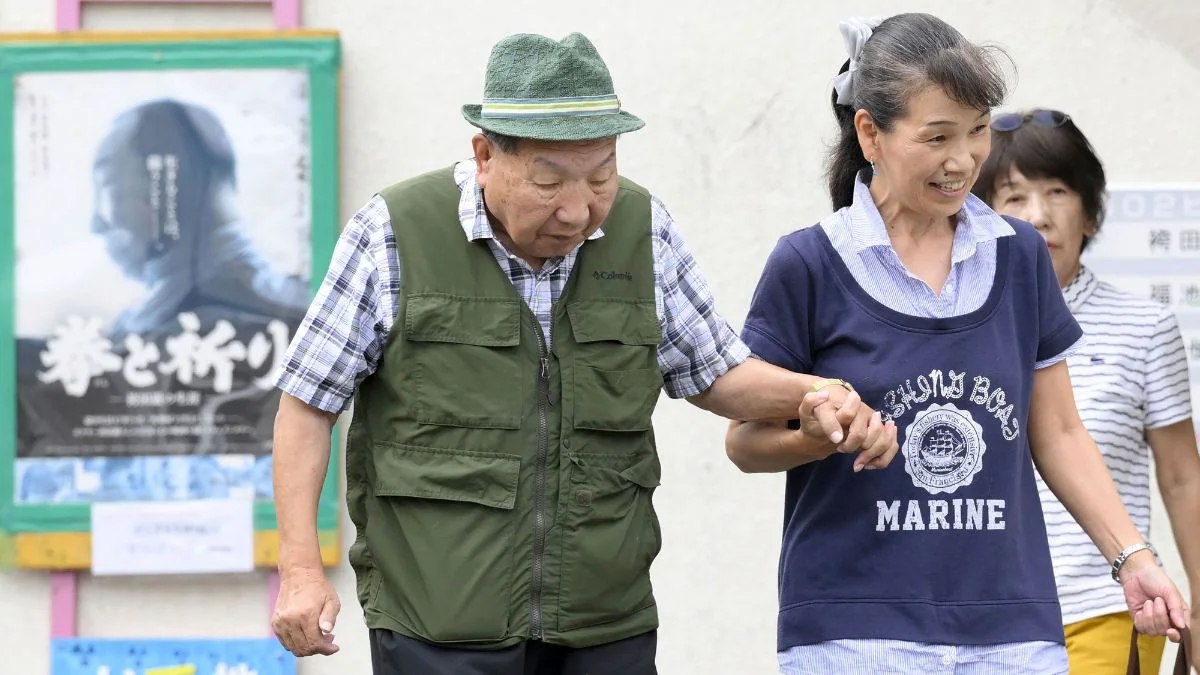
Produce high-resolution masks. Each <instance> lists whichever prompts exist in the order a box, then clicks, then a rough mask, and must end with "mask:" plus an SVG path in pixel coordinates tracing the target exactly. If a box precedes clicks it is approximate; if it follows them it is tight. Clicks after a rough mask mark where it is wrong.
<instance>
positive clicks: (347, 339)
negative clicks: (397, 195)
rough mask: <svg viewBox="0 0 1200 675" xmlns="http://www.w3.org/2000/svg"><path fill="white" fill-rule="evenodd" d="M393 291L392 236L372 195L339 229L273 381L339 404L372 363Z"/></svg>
mask: <svg viewBox="0 0 1200 675" xmlns="http://www.w3.org/2000/svg"><path fill="white" fill-rule="evenodd" d="M399 291H400V260H399V256H398V254H397V252H396V241H395V235H394V234H393V233H392V228H391V220H390V217H389V215H388V210H387V205H386V204H385V203H384V201H383V199H382V198H381V197H379V196H378V195H377V196H375V197H374V198H373V199H371V201H370V202H368V203H367V205H366V206H364V207H363V208H362V209H361V210H359V212H358V213H356V214H354V217H352V218H351V219H350V222H349V223H347V225H346V227H345V229H343V230H342V233H341V236H339V238H338V242H337V245H336V246H335V247H334V251H333V259H332V261H331V262H330V264H329V271H328V272H327V273H326V274H325V280H324V281H323V282H322V283H321V288H320V289H319V290H318V291H317V296H316V298H315V299H314V300H313V303H312V305H310V306H309V308H308V314H307V315H305V317H304V320H303V321H302V322H301V323H300V328H299V329H298V330H297V331H296V335H295V336H294V337H293V338H292V343H291V346H290V347H288V354H287V358H286V359H285V361H284V366H283V372H282V373H281V374H280V376H279V379H278V381H277V382H276V386H277V387H279V388H280V389H281V390H283V391H284V392H285V393H287V394H290V395H292V396H295V397H296V398H298V399H300V400H301V401H304V402H305V403H307V404H309V405H311V406H313V407H316V408H320V409H321V410H325V411H327V412H333V413H337V412H341V411H342V410H344V409H345V408H346V406H347V404H348V403H349V401H350V399H351V397H352V396H353V395H354V390H355V389H356V388H357V387H358V384H359V383H360V382H362V380H363V379H364V378H366V377H367V376H368V375H370V374H371V373H373V372H375V368H376V367H377V366H378V365H379V359H380V356H381V355H382V354H383V347H384V345H385V344H386V342H387V336H388V333H389V332H390V331H391V329H392V323H393V322H394V320H395V315H396V298H397V295H398V293H399Z"/></svg>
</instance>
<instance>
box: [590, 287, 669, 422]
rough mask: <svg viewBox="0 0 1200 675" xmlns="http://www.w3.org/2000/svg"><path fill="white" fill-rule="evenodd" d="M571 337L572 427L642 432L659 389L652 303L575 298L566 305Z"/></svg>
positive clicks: (656, 316) (657, 340) (660, 382)
mask: <svg viewBox="0 0 1200 675" xmlns="http://www.w3.org/2000/svg"><path fill="white" fill-rule="evenodd" d="M567 315H568V317H569V318H570V321H571V332H572V333H573V337H574V338H575V342H576V346H575V359H574V369H573V377H574V389H575V391H574V396H573V404H574V420H573V426H574V427H575V428H577V429H594V430H598V431H646V430H648V429H650V416H651V414H653V412H654V406H655V404H656V403H657V402H658V393H659V391H660V390H661V389H662V383H663V379H662V373H660V372H659V370H658V360H657V354H658V344H659V341H660V338H661V333H660V331H659V326H658V315H657V313H656V311H655V309H654V301H652V300H650V301H633V300H577V301H575V302H572V303H570V304H569V305H568V306H567Z"/></svg>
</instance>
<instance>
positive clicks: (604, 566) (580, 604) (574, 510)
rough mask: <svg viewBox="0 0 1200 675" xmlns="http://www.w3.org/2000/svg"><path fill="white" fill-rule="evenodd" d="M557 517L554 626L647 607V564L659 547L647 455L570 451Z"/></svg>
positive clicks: (654, 481) (655, 475)
mask: <svg viewBox="0 0 1200 675" xmlns="http://www.w3.org/2000/svg"><path fill="white" fill-rule="evenodd" d="M568 459H569V461H570V462H571V467H570V479H569V480H570V482H569V484H568V490H569V491H568V494H567V495H566V508H565V516H564V518H563V523H564V530H563V545H562V546H563V553H562V561H563V563H562V569H563V572H562V577H561V580H560V583H561V587H560V589H559V619H558V626H559V630H561V631H569V630H573V629H576V628H583V627H586V626H593V625H597V624H602V623H607V622H610V621H615V620H618V619H621V618H623V617H626V616H629V615H630V614H633V613H634V612H637V611H639V610H642V609H645V608H646V607H649V606H651V605H653V604H654V596H653V594H652V593H651V588H650V563H651V562H653V560H654V558H655V556H657V555H658V551H659V549H660V548H661V546H662V536H661V533H660V530H659V525H658V516H657V515H656V514H655V513H654V505H653V503H652V496H653V494H654V488H656V487H657V486H658V483H659V477H660V472H661V469H660V466H659V463H658V457H657V455H655V454H653V453H652V452H643V453H637V454H635V455H628V454H626V455H591V454H582V453H581V454H575V455H570V456H569V457H568Z"/></svg>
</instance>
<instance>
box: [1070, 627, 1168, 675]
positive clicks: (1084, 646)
mask: <svg viewBox="0 0 1200 675" xmlns="http://www.w3.org/2000/svg"><path fill="white" fill-rule="evenodd" d="M1065 630H1066V634H1067V659H1068V660H1069V661H1070V664H1071V675H1125V671H1126V668H1127V667H1128V666H1129V634H1130V632H1132V631H1133V617H1131V616H1129V612H1118V613H1116V614H1106V615H1104V616H1098V617H1096V618H1094V619H1085V620H1083V621H1078V622H1076V623H1071V624H1067V625H1066V626H1065ZM1166 646H1167V638H1165V637H1147V636H1145V635H1139V636H1138V653H1139V654H1140V655H1141V661H1142V675H1158V668H1159V662H1161V661H1162V655H1163V649H1165V648H1166Z"/></svg>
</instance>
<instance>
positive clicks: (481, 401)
mask: <svg viewBox="0 0 1200 675" xmlns="http://www.w3.org/2000/svg"><path fill="white" fill-rule="evenodd" d="M404 338H405V339H406V340H408V342H409V343H410V345H409V347H410V350H411V354H412V357H413V358H412V368H413V382H414V385H415V386H414V389H415V392H414V394H415V395H414V398H413V406H414V408H415V410H416V415H417V421H418V422H420V423H422V424H438V425H442V426H455V427H471V428H477V429H517V428H520V426H521V406H522V404H523V402H524V400H525V394H524V393H522V392H521V391H520V389H521V387H522V386H523V385H524V384H525V381H526V380H527V379H528V378H527V377H522V372H521V362H520V355H519V353H518V345H519V344H520V341H521V306H520V300H516V299H510V298H461V297H457V296H452V295H448V294H445V293H423V294H413V295H409V296H407V298H406V301H405V308H404Z"/></svg>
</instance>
